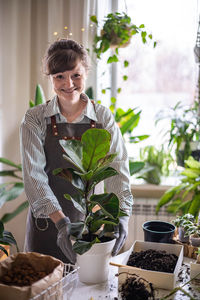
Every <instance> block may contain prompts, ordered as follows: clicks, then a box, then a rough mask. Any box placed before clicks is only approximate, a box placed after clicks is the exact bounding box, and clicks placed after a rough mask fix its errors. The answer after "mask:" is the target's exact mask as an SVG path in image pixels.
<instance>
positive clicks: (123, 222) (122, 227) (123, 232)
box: [112, 216, 129, 256]
mask: <svg viewBox="0 0 200 300" xmlns="http://www.w3.org/2000/svg"><path fill="white" fill-rule="evenodd" d="M128 221H129V217H128V216H124V217H120V218H119V225H118V226H116V230H115V233H114V236H115V237H116V238H117V240H116V242H115V245H114V247H113V250H112V256H115V255H117V254H118V252H119V251H120V249H121V248H122V246H123V245H124V243H125V241H126V238H127V236H128Z"/></svg>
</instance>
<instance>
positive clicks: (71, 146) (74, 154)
mask: <svg viewBox="0 0 200 300" xmlns="http://www.w3.org/2000/svg"><path fill="white" fill-rule="evenodd" d="M59 143H60V145H61V146H62V147H63V149H64V150H65V152H66V154H67V156H66V155H63V157H64V158H65V159H66V160H67V161H68V162H70V163H72V164H73V165H74V166H75V167H77V168H78V169H79V170H80V171H82V172H84V171H85V170H84V168H83V165H82V151H83V150H82V145H81V142H80V141H76V140H67V141H65V140H60V141H59Z"/></svg>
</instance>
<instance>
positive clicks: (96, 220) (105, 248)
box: [53, 129, 126, 283]
mask: <svg viewBox="0 0 200 300" xmlns="http://www.w3.org/2000/svg"><path fill="white" fill-rule="evenodd" d="M110 140H111V135H110V133H109V132H108V131H107V130H105V129H89V130H87V131H86V132H85V133H84V134H83V135H82V138H81V141H76V140H67V141H65V140H61V141H60V144H61V146H62V147H63V149H64V151H65V152H66V155H65V154H64V155H63V157H64V158H65V159H66V160H67V161H68V162H70V163H71V164H72V165H73V166H74V168H67V169H61V168H58V169H56V170H54V172H53V173H54V175H57V176H60V177H62V178H64V179H65V180H67V181H70V182H71V184H72V185H73V186H74V187H75V188H76V190H77V194H76V195H74V196H73V197H72V196H70V195H69V194H65V195H64V197H65V198H66V199H67V200H68V201H72V203H73V205H74V207H75V208H76V209H77V210H79V211H80V212H81V213H82V214H83V216H84V220H82V219H81V220H78V221H77V222H76V223H71V228H70V235H71V237H72V239H73V240H74V244H73V250H74V251H75V252H76V253H77V264H78V265H79V266H80V269H79V278H80V280H81V281H82V282H87V283H98V282H103V281H106V280H107V278H108V260H109V258H110V256H111V251H112V249H113V246H114V243H115V239H114V237H108V235H112V233H113V232H114V227H115V226H116V225H118V223H119V217H121V216H125V215H126V214H125V213H124V212H123V211H121V210H120V208H119V199H118V197H117V196H116V195H115V194H113V193H103V194H98V195H97V194H93V191H94V188H95V186H96V185H97V184H98V183H100V182H101V181H103V180H105V179H106V178H109V177H111V176H115V175H117V174H118V173H117V171H116V170H115V169H113V168H111V167H110V166H109V165H110V163H111V162H112V161H113V160H114V158H115V156H116V154H115V153H113V154H108V152H109V149H110ZM86 269H87V272H85V270H86Z"/></svg>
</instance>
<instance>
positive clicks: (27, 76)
mask: <svg viewBox="0 0 200 300" xmlns="http://www.w3.org/2000/svg"><path fill="white" fill-rule="evenodd" d="M96 7H97V0H91V1H89V0H0V156H4V157H7V158H9V159H13V160H15V161H16V162H17V161H20V156H19V126H20V122H21V119H22V117H23V115H24V113H25V111H26V110H27V109H28V106H29V100H30V99H31V98H33V97H34V95H35V87H36V84H38V83H39V84H41V86H42V87H43V89H44V92H45V95H46V97H47V98H51V97H52V95H53V92H52V90H51V87H50V85H49V80H48V79H47V78H46V77H45V75H43V73H42V58H43V55H44V53H45V50H46V48H47V47H48V45H49V44H50V43H52V42H53V41H54V40H56V39H57V38H61V37H68V38H72V39H74V40H76V41H78V42H80V43H82V44H84V45H85V46H86V48H91V45H92V39H93V36H94V33H95V29H94V28H92V27H91V26H90V23H91V22H90V20H89V17H90V15H92V14H96ZM66 27H67V29H65V28H66ZM56 32H57V35H55V34H56ZM71 34H72V35H71ZM91 69H92V71H91V73H90V74H89V78H88V86H94V88H95V85H96V76H95V65H94V67H92V68H91Z"/></svg>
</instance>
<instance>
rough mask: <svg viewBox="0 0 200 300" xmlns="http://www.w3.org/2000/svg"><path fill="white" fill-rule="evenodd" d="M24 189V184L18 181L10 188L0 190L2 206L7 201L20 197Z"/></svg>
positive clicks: (0, 205) (0, 204)
mask: <svg viewBox="0 0 200 300" xmlns="http://www.w3.org/2000/svg"><path fill="white" fill-rule="evenodd" d="M23 191H24V184H23V183H22V182H16V183H14V184H13V186H12V187H11V188H10V189H8V190H3V191H0V208H1V207H2V205H3V204H4V203H5V202H8V201H11V200H14V199H16V198H17V197H19V196H20V195H21V194H22V193H23Z"/></svg>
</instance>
